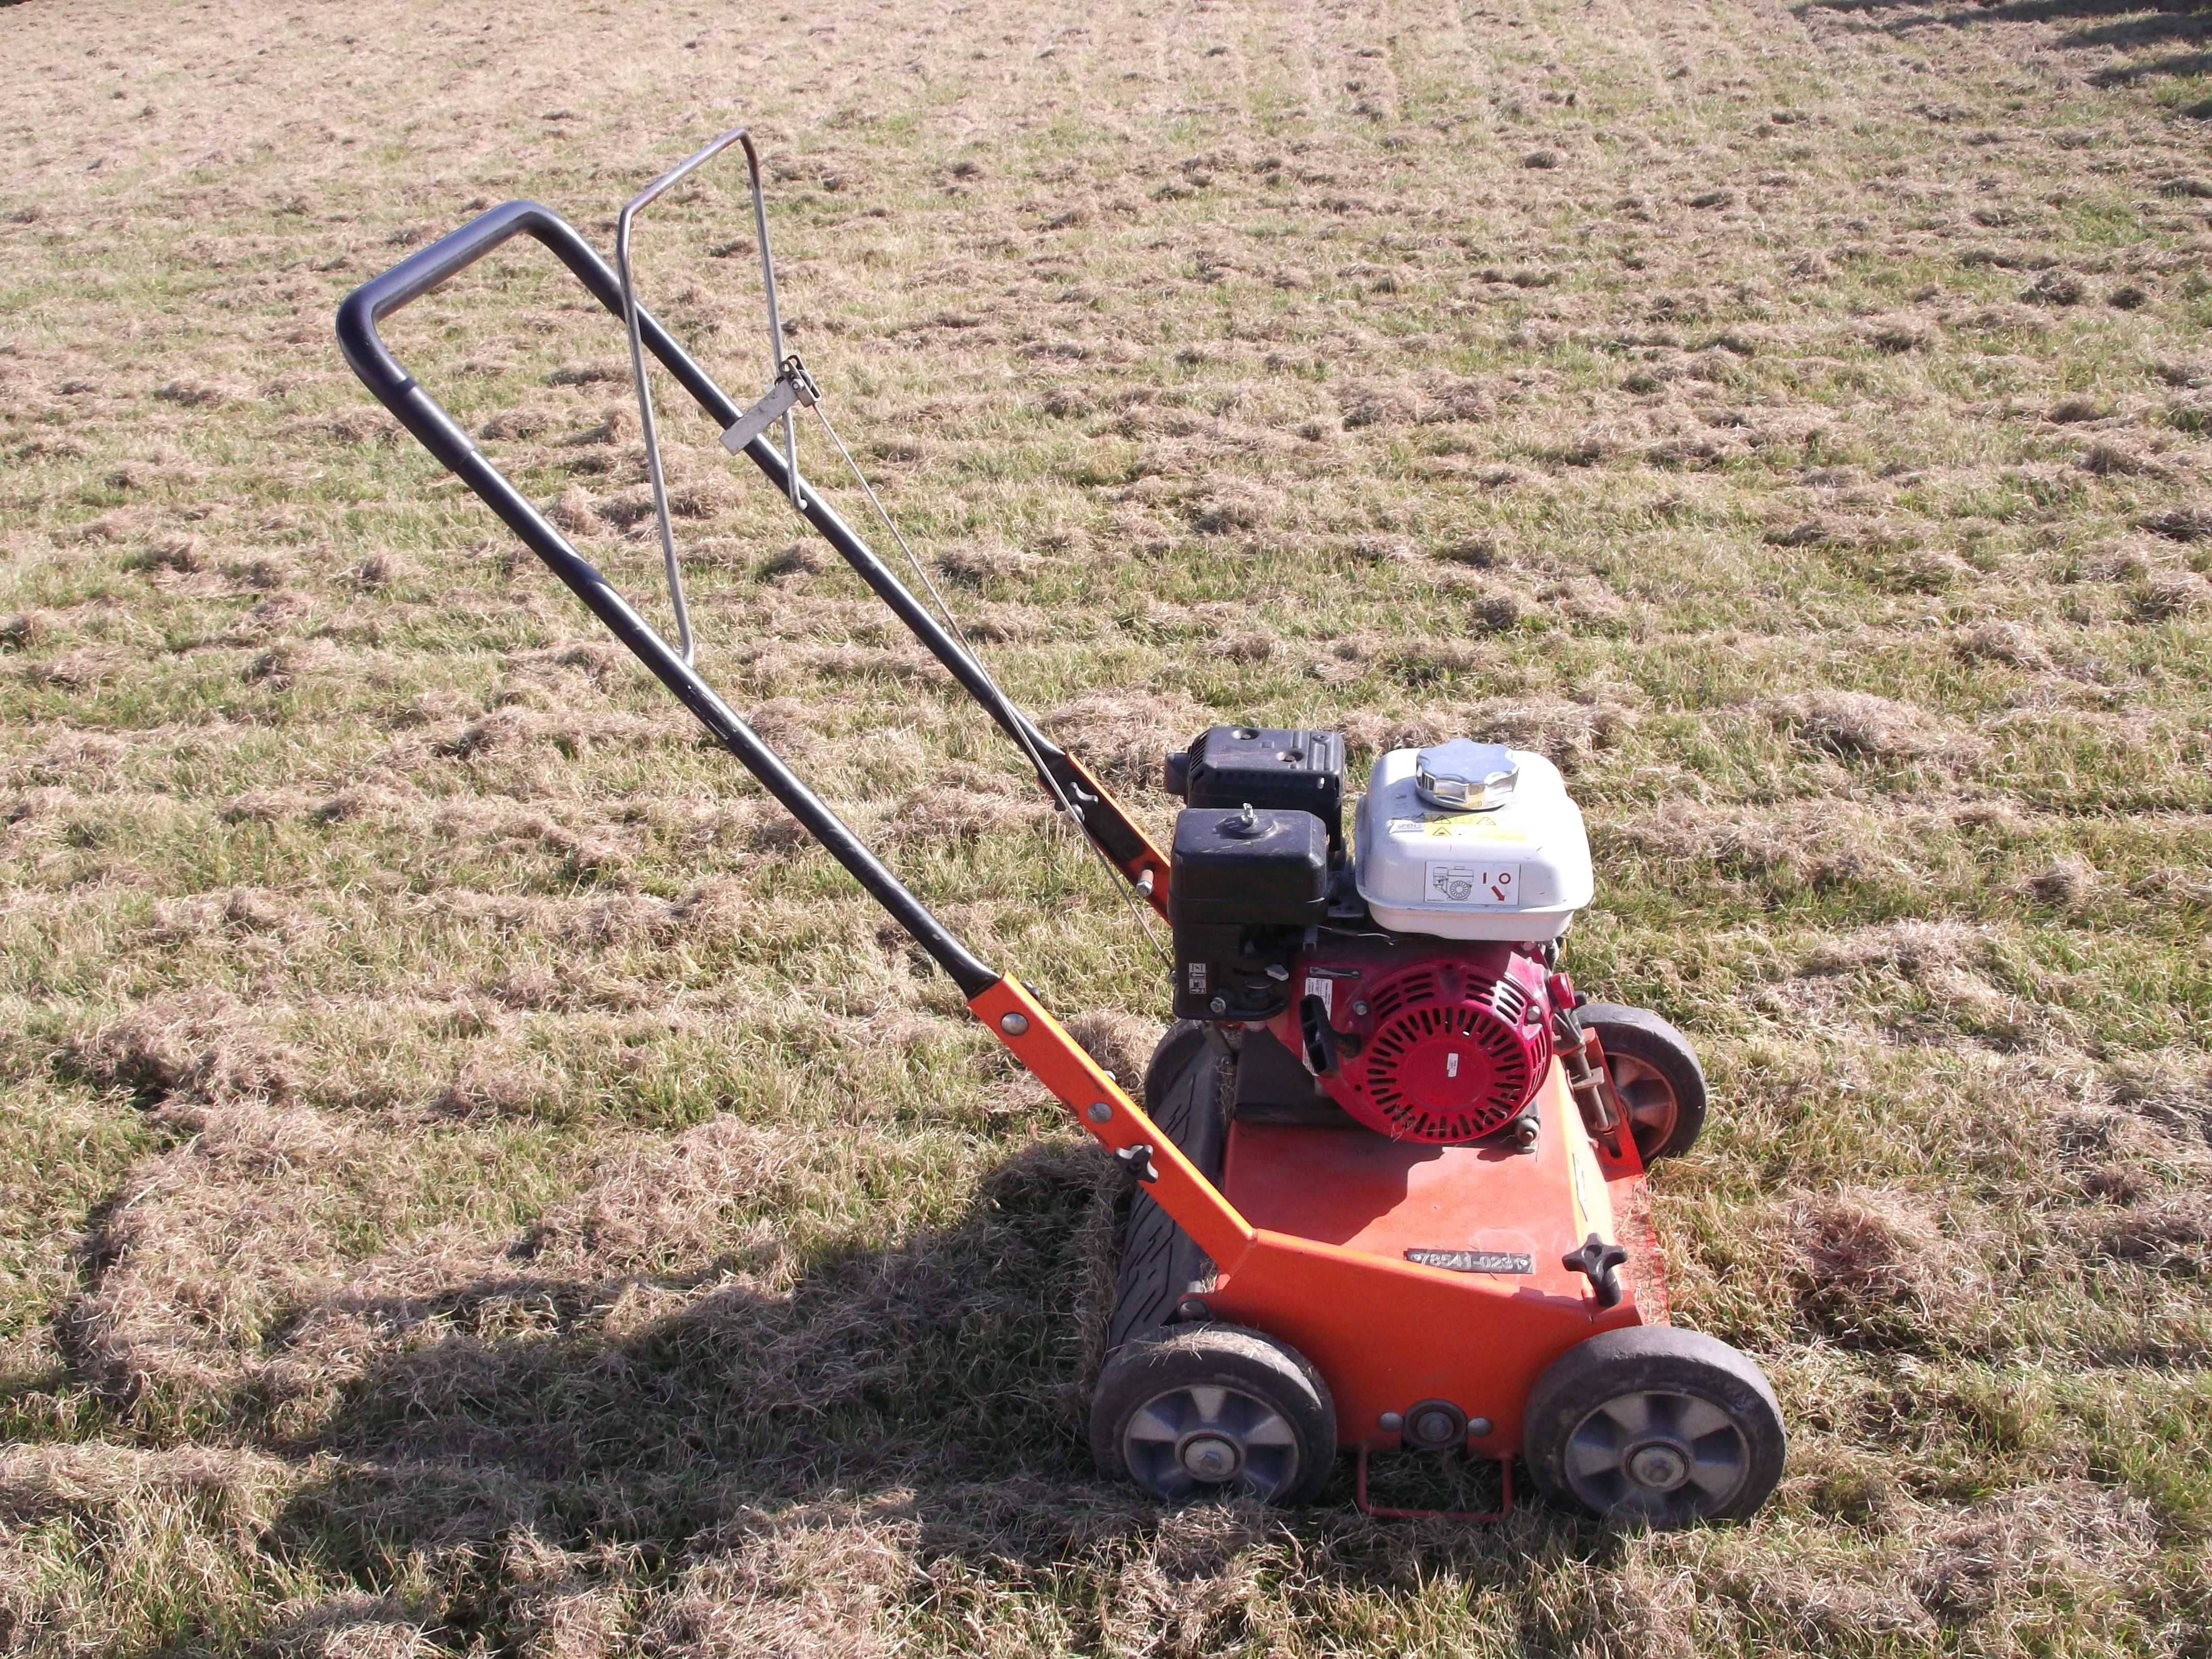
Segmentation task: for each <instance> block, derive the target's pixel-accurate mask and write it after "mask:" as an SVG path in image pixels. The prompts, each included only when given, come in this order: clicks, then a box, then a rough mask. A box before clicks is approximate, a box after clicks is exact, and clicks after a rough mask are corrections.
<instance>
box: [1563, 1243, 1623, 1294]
mask: <svg viewBox="0 0 2212 1659" xmlns="http://www.w3.org/2000/svg"><path fill="white" fill-rule="evenodd" d="M1627 1260H1628V1252H1627V1251H1626V1250H1624V1249H1621V1248H1620V1245H1618V1244H1608V1243H1606V1242H1605V1241H1604V1240H1603V1239H1601V1238H1600V1237H1598V1236H1597V1235H1596V1234H1595V1233H1592V1234H1591V1235H1590V1236H1589V1237H1588V1238H1587V1239H1585V1240H1583V1247H1582V1249H1579V1250H1570V1251H1568V1252H1567V1253H1566V1255H1563V1256H1561V1257H1560V1258H1559V1265H1560V1266H1561V1267H1565V1268H1566V1269H1567V1271H1568V1272H1570V1273H1580V1274H1581V1275H1582V1276H1583V1278H1584V1279H1588V1280H1589V1282H1590V1291H1591V1293H1592V1294H1594V1295H1595V1297H1597V1305H1598V1306H1599V1307H1601V1308H1610V1307H1613V1306H1615V1305H1617V1304H1619V1303H1620V1267H1621V1265H1622V1264H1623V1263H1624V1262H1626V1261H1627Z"/></svg>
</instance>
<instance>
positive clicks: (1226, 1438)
mask: <svg viewBox="0 0 2212 1659" xmlns="http://www.w3.org/2000/svg"><path fill="white" fill-rule="evenodd" d="M1121 1456H1122V1458H1123V1460H1124V1461H1125V1462H1127V1464H1128V1466H1129V1473H1130V1474H1133V1475H1134V1476H1135V1477H1136V1478H1137V1480H1138V1482H1139V1484H1140V1485H1142V1486H1146V1488H1148V1489H1149V1490H1151V1491H1152V1492H1157V1493H1158V1495H1159V1496H1160V1497H1162V1498H1187V1497H1188V1496H1190V1495H1191V1494H1192V1493H1194V1492H1243V1493H1248V1494H1249V1495H1250V1496H1251V1497H1254V1498H1259V1499H1260V1500H1261V1502H1263V1503H1264V1502H1266V1501H1267V1500H1268V1499H1270V1498H1274V1497H1275V1496H1276V1495H1277V1494H1279V1493H1280V1492H1285V1491H1288V1490H1289V1488H1290V1487H1291V1485H1292V1483H1294V1482H1295V1481H1296V1480H1297V1477H1298V1462H1299V1459H1298V1437H1297V1431H1296V1430H1294V1429H1292V1428H1291V1423H1290V1419H1288V1418H1286V1417H1285V1416H1284V1415H1283V1414H1282V1413H1280V1412H1279V1411H1277V1410H1276V1409H1275V1408H1274V1407H1273V1406H1270V1405H1269V1404H1267V1401H1264V1400H1261V1399H1260V1398H1258V1397H1257V1396H1255V1395H1249V1394H1247V1393H1245V1392H1244V1391H1243V1389H1232V1388H1230V1387H1228V1386H1227V1385H1226V1384H1225V1383H1195V1384H1190V1385H1188V1386H1185V1387H1182V1388H1175V1389H1167V1390H1166V1391H1164V1393H1160V1394H1157V1395H1153V1396H1152V1398H1151V1399H1150V1400H1147V1401H1146V1402H1145V1403H1144V1404H1143V1405H1141V1406H1139V1407H1137V1409H1136V1410H1135V1411H1134V1412H1133V1413H1130V1416H1129V1421H1128V1425H1127V1427H1126V1428H1124V1429H1123V1430H1122V1431H1121Z"/></svg>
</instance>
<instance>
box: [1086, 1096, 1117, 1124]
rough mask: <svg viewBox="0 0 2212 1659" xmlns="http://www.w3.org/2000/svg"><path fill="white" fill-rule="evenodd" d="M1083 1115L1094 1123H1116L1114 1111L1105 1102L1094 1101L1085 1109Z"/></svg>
mask: <svg viewBox="0 0 2212 1659" xmlns="http://www.w3.org/2000/svg"><path fill="white" fill-rule="evenodd" d="M1083 1115H1084V1116H1085V1117H1087V1118H1089V1119H1090V1120H1091V1121H1092V1122H1093V1123H1110V1122H1112V1121H1114V1109H1113V1108H1112V1107H1111V1106H1109V1105H1108V1104H1107V1103H1105V1102H1104V1101H1103V1100H1094V1101H1092V1102H1091V1103H1090V1104H1089V1105H1088V1106H1086V1107H1085V1108H1084V1109H1083Z"/></svg>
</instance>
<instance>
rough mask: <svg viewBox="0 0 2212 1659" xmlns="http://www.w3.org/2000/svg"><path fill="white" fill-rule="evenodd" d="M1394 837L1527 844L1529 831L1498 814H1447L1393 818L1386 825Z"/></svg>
mask: <svg viewBox="0 0 2212 1659" xmlns="http://www.w3.org/2000/svg"><path fill="white" fill-rule="evenodd" d="M1383 827H1384V828H1385V829H1389V832H1390V833H1391V834H1392V835H1394V836H1433V837H1435V838H1436V839H1437V840H1439V841H1444V840H1452V841H1512V842H1526V841H1527V840H1528V831H1527V830H1526V829H1522V827H1521V826H1520V825H1519V824H1516V823H1505V822H1504V821H1503V820H1502V819H1500V818H1499V817H1498V814H1497V813H1495V812H1447V813H1445V814H1443V816H1442V817H1419V818H1392V819H1391V820H1390V821H1389V823H1387V824H1385V825H1384V826H1383Z"/></svg>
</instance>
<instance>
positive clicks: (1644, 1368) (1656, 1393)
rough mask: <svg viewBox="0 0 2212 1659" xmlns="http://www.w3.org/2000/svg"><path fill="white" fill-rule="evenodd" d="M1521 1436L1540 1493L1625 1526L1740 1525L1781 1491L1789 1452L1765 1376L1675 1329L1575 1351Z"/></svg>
mask: <svg viewBox="0 0 2212 1659" xmlns="http://www.w3.org/2000/svg"><path fill="white" fill-rule="evenodd" d="M1521 1433H1522V1455H1524V1456H1525V1457H1526V1458H1527V1459H1528V1468H1529V1472H1530V1473H1531V1474H1534V1476H1535V1477H1536V1484H1537V1485H1538V1486H1541V1487H1542V1488H1543V1490H1544V1491H1545V1492H1547V1493H1548V1494H1550V1495H1551V1496H1552V1497H1553V1498H1563V1499H1567V1500H1571V1501H1572V1502H1574V1503H1577V1504H1581V1505H1582V1506H1583V1508H1584V1509H1586V1510H1589V1511H1590V1512H1591V1513H1593V1514H1595V1515H1596V1516H1601V1518H1603V1519H1605V1520H1607V1521H1609V1522H1614V1523H1616V1524H1619V1525H1623V1526H1647V1527H1655V1528H1672V1527H1686V1526H1691V1525H1693V1524H1694V1523H1696V1522H1700V1521H1741V1520H1742V1519H1743V1518H1744V1517H1745V1516H1748V1515H1750V1514H1751V1513H1752V1512H1753V1510H1756V1509H1758V1508H1759V1505H1760V1504H1763V1503H1765V1501H1766V1498H1767V1495H1768V1494H1769V1493H1770V1492H1772V1491H1773V1490H1774V1486H1775V1483H1776V1482H1777V1481H1778V1480H1781V1478H1782V1465H1783V1461H1784V1456H1785V1455H1786V1454H1787V1452H1788V1449H1789V1437H1788V1435H1787V1434H1786V1432H1785V1431H1784V1428H1783V1425H1782V1408H1781V1407H1780V1406H1779V1405H1778V1404H1777V1403H1776V1402H1775V1399H1774V1390H1773V1389H1771V1387H1769V1386H1768V1384H1767V1381H1766V1377H1765V1375H1764V1373H1762V1372H1761V1371H1760V1370H1759V1367H1758V1366H1757V1365H1756V1364H1753V1363H1752V1361H1751V1359H1750V1358H1748V1357H1747V1355H1744V1354H1741V1353H1739V1352H1736V1350H1735V1349H1734V1348H1731V1347H1730V1346H1729V1345H1728V1344H1727V1343H1725V1342H1722V1341H1719V1340H1717V1339H1715V1338H1713V1337H1710V1336H1706V1335H1705V1334H1702V1333H1700V1332H1697V1331H1680V1330H1676V1329H1675V1328H1674V1327H1673V1326H1671V1325H1638V1326H1630V1327H1626V1328H1622V1329H1619V1330H1611V1331H1604V1332H1601V1333H1600V1334H1597V1335H1596V1336H1593V1337H1591V1338H1589V1340H1587V1341H1583V1342H1578V1343H1577V1344H1576V1345H1575V1346H1573V1347H1571V1348H1570V1349H1568V1350H1567V1351H1566V1352H1565V1353H1564V1354H1561V1355H1560V1356H1559V1358H1557V1359H1555V1360H1553V1362H1552V1364H1551V1366H1550V1368H1549V1369H1548V1370H1546V1371H1545V1373H1544V1374H1543V1376H1541V1377H1539V1378H1537V1380H1536V1386H1535V1387H1534V1389H1530V1390H1529V1392H1528V1407H1527V1410H1526V1412H1525V1413H1524V1415H1523V1417H1522V1431H1521Z"/></svg>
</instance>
